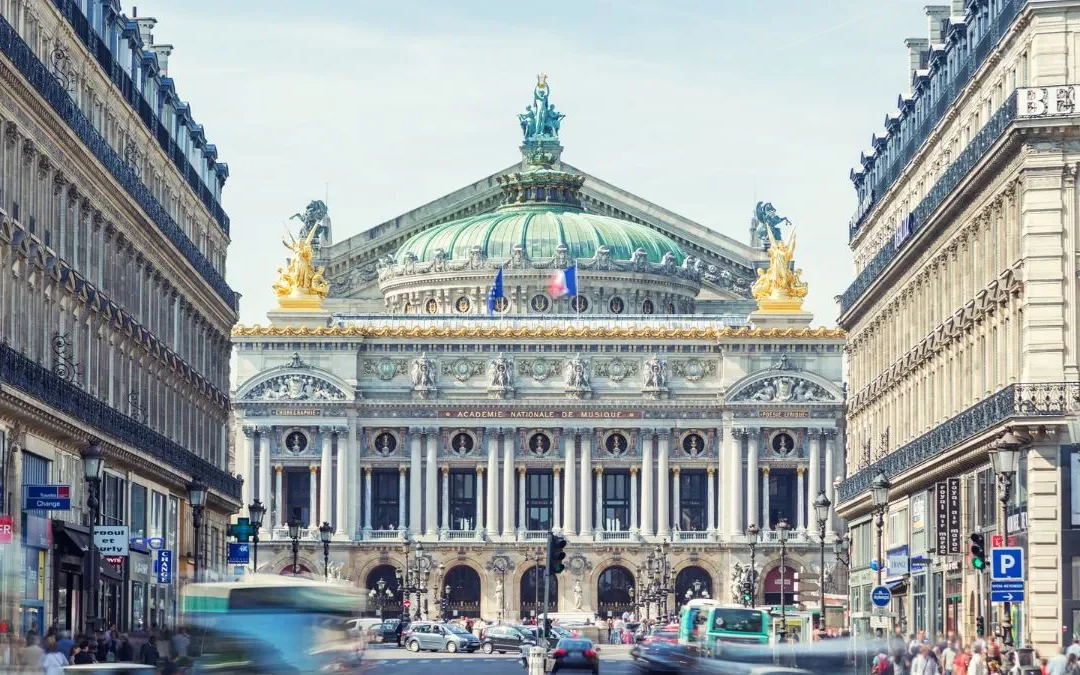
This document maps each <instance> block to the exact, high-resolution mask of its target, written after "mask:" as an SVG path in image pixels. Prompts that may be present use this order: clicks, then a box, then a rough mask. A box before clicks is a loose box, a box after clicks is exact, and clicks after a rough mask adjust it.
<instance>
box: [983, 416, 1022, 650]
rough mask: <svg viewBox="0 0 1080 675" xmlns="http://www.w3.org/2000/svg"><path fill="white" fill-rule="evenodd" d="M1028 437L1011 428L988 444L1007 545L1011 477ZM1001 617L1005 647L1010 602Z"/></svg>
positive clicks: (1009, 631) (1008, 637) (1008, 641)
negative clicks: (995, 476) (996, 481)
mask: <svg viewBox="0 0 1080 675" xmlns="http://www.w3.org/2000/svg"><path fill="white" fill-rule="evenodd" d="M1027 440H1029V439H1027V438H1023V437H1021V436H1020V435H1018V434H1016V433H1014V432H1013V431H1012V430H1011V429H1010V430H1008V431H1006V432H1005V434H1004V435H1002V437H1001V438H999V439H997V440H996V441H994V442H993V443H991V444H990V453H989V454H990V465H991V466H992V467H993V469H994V473H995V474H997V475H998V477H999V479H1000V481H1001V489H1000V491H999V493H1000V494H999V495H998V499H1000V500H1001V510H1002V517H1001V540H1002V541H1003V542H1004V543H1005V545H1006V546H1008V545H1009V499H1010V498H1011V497H1012V485H1013V477H1014V476H1016V471H1017V470H1018V469H1019V468H1020V448H1021V446H1023V445H1024V442H1025V441H1027ZM1003 614H1004V616H1003V617H1002V619H1001V632H1002V639H1003V641H1004V643H1005V646H1006V647H1012V646H1013V634H1012V632H1013V631H1012V603H1011V602H1006V603H1005V607H1004V608H1003Z"/></svg>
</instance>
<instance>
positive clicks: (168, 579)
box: [157, 549, 173, 584]
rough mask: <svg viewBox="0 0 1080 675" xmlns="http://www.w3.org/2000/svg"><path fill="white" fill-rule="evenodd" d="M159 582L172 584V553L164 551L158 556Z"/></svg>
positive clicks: (167, 550)
mask: <svg viewBox="0 0 1080 675" xmlns="http://www.w3.org/2000/svg"><path fill="white" fill-rule="evenodd" d="M157 559H158V564H157V581H158V583H159V584H171V583H172V563H173V560H172V551H170V550H169V549H162V550H160V551H158V554H157Z"/></svg>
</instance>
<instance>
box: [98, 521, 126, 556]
mask: <svg viewBox="0 0 1080 675" xmlns="http://www.w3.org/2000/svg"><path fill="white" fill-rule="evenodd" d="M128 542H129V539H128V528H127V525H95V526H94V546H96V547H97V550H98V551H99V552H100V553H101V554H102V555H104V556H119V557H121V558H126V557H127V555H128V550H129V549H128Z"/></svg>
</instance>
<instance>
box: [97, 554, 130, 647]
mask: <svg viewBox="0 0 1080 675" xmlns="http://www.w3.org/2000/svg"><path fill="white" fill-rule="evenodd" d="M127 560H128V559H127V558H124V559H123V562H121V563H120V565H119V566H118V567H114V566H113V565H111V564H110V563H109V562H108V561H106V560H105V558H104V557H102V558H101V561H100V562H101V566H100V567H99V569H100V570H101V586H100V588H101V612H102V613H101V617H102V619H103V620H104V623H105V625H106V626H111V625H113V624H116V625H117V626H118V627H119V628H120V629H121V630H127V626H126V625H125V624H124V595H125V593H124V568H125V567H126V566H127Z"/></svg>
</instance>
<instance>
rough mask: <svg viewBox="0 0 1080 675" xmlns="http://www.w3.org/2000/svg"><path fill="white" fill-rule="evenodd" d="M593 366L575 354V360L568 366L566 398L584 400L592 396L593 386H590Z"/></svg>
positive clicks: (571, 360)
mask: <svg viewBox="0 0 1080 675" xmlns="http://www.w3.org/2000/svg"><path fill="white" fill-rule="evenodd" d="M590 370H591V366H590V363H589V360H588V359H583V358H581V354H575V355H574V358H572V359H570V361H569V362H568V363H567V364H566V378H565V382H566V397H567V398H578V399H584V398H589V397H590V396H591V395H592V385H591V384H589V373H590Z"/></svg>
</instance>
